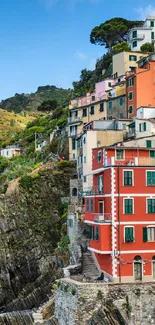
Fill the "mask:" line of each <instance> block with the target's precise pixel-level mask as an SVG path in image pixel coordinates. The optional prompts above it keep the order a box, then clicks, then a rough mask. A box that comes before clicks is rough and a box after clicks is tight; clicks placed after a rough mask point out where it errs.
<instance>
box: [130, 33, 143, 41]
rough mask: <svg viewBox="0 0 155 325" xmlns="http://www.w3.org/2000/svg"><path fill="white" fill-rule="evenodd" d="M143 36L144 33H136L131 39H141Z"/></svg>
mask: <svg viewBox="0 0 155 325" xmlns="http://www.w3.org/2000/svg"><path fill="white" fill-rule="evenodd" d="M144 38H145V35H144V34H137V36H135V37H132V40H143V39H144Z"/></svg>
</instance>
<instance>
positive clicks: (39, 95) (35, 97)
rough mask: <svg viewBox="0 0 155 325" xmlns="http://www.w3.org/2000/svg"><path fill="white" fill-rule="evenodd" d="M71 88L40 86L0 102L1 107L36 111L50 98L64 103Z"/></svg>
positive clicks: (16, 111)
mask: <svg viewBox="0 0 155 325" xmlns="http://www.w3.org/2000/svg"><path fill="white" fill-rule="evenodd" d="M69 94H70V90H69V89H63V88H57V87H55V86H43V87H38V89H37V91H36V92H35V93H31V94H24V93H23V94H15V95H14V96H13V97H10V98H7V99H5V100H2V101H1V102H0V108H3V109H6V110H7V111H9V112H10V111H14V112H15V113H20V112H21V111H22V110H26V111H35V110H37V108H38V106H39V105H40V104H41V103H42V102H44V101H48V100H57V102H58V104H63V103H64V102H65V101H66V99H67V97H68V95H69Z"/></svg>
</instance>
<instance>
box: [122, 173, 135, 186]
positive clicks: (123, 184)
mask: <svg viewBox="0 0 155 325" xmlns="http://www.w3.org/2000/svg"><path fill="white" fill-rule="evenodd" d="M124 172H132V185H124ZM123 186H125V187H127V186H134V171H133V169H123Z"/></svg>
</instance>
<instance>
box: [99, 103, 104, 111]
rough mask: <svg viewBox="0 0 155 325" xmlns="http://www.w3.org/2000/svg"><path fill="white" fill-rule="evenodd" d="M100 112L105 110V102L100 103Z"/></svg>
mask: <svg viewBox="0 0 155 325" xmlns="http://www.w3.org/2000/svg"><path fill="white" fill-rule="evenodd" d="M100 112H104V106H103V103H101V104H100Z"/></svg>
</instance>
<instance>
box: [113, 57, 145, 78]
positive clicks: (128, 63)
mask: <svg viewBox="0 0 155 325" xmlns="http://www.w3.org/2000/svg"><path fill="white" fill-rule="evenodd" d="M147 55H148V54H146V53H142V52H139V53H138V52H133V51H132V52H125V51H123V52H120V53H117V54H114V55H113V57H112V65H113V77H114V78H118V79H120V77H122V76H124V75H125V74H126V72H127V71H132V70H133V69H134V68H137V67H138V65H137V61H139V60H140V59H142V58H144V57H146V56H147Z"/></svg>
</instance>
